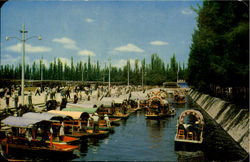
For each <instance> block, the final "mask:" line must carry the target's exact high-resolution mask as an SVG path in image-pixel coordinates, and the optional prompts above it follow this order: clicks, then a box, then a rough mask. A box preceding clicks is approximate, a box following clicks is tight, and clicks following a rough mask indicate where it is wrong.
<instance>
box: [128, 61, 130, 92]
mask: <svg viewBox="0 0 250 162" xmlns="http://www.w3.org/2000/svg"><path fill="white" fill-rule="evenodd" d="M129 65H130V62H128V88H129V68H130V67H129Z"/></svg>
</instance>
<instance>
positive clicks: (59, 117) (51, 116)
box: [23, 112, 67, 120]
mask: <svg viewBox="0 0 250 162" xmlns="http://www.w3.org/2000/svg"><path fill="white" fill-rule="evenodd" d="M23 117H25V118H35V119H41V120H63V118H66V117H67V116H65V115H59V114H49V113H45V112H44V113H35V112H28V113H25V114H23Z"/></svg>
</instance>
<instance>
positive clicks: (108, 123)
mask: <svg viewBox="0 0 250 162" xmlns="http://www.w3.org/2000/svg"><path fill="white" fill-rule="evenodd" d="M104 120H105V121H106V123H107V127H111V125H110V120H109V117H108V115H107V114H105V115H104Z"/></svg>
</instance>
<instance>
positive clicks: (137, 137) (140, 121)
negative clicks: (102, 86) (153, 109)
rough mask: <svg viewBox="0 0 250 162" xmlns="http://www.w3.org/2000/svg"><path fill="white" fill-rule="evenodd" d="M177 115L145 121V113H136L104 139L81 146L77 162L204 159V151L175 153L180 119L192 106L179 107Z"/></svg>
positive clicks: (87, 141) (88, 141) (142, 111)
mask: <svg viewBox="0 0 250 162" xmlns="http://www.w3.org/2000/svg"><path fill="white" fill-rule="evenodd" d="M172 107H175V108H176V112H177V114H176V115H175V116H174V117H169V118H166V119H162V120H159V121H157V120H149V119H145V116H144V114H145V110H141V111H137V112H135V113H133V114H131V115H130V117H129V118H128V119H127V120H123V121H121V122H120V126H116V127H115V132H114V133H113V134H110V135H109V136H108V137H106V138H104V139H88V140H86V141H85V142H84V143H82V145H81V153H80V158H77V159H74V160H76V161H78V160H81V161H82V160H94V161H99V160H108V161H125V160H128V161H132V160H133V161H134V160H136V161H178V160H180V159H182V158H188V159H190V158H191V159H192V158H196V159H197V157H198V159H201V160H203V159H204V156H203V152H202V151H196V152H191V153H190V152H187V153H185V152H175V150H174V137H175V133H176V124H177V118H178V116H179V115H180V114H181V112H183V111H184V110H186V109H188V108H191V107H192V106H191V105H190V104H188V103H187V104H185V105H182V106H178V107H176V106H175V105H173V106H172Z"/></svg>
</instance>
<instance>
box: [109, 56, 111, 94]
mask: <svg viewBox="0 0 250 162" xmlns="http://www.w3.org/2000/svg"><path fill="white" fill-rule="evenodd" d="M110 68H111V62H110V58H109V93H110Z"/></svg>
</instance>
